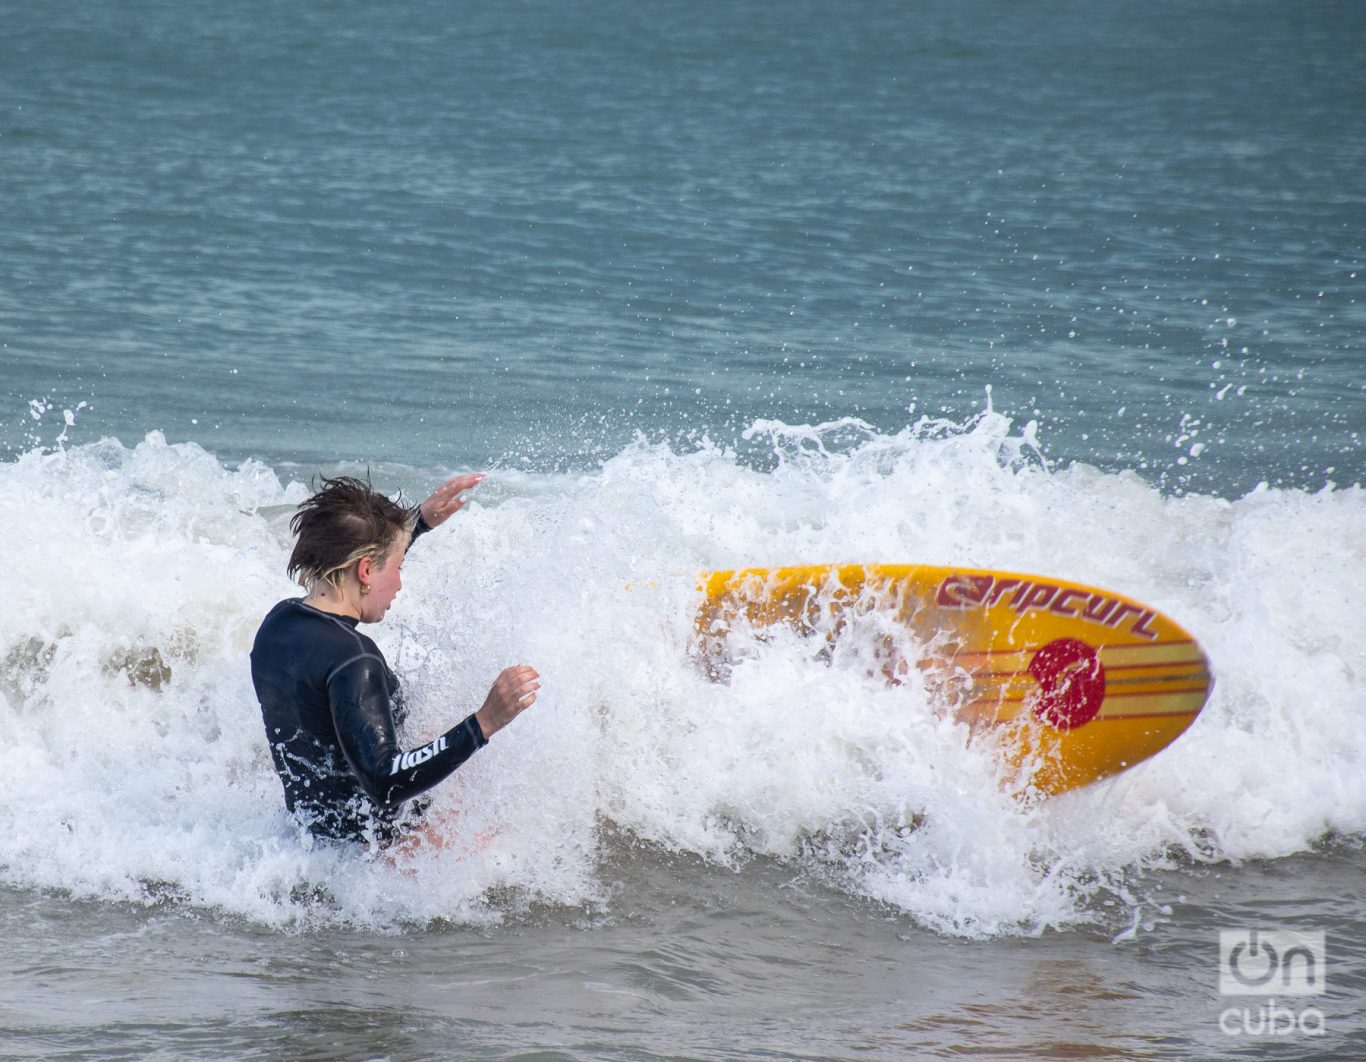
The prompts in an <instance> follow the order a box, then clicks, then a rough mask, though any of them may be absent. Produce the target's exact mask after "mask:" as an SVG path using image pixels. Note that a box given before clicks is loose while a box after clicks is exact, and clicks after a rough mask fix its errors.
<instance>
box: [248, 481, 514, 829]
mask: <svg viewBox="0 0 1366 1062" xmlns="http://www.w3.org/2000/svg"><path fill="white" fill-rule="evenodd" d="M481 478H482V476H481V475H467V476H456V477H455V478H453V479H451V480H449V481H448V482H446V483H444V484H443V485H442V486H440V487H438V488H437V489H436V491H435V492H434V493H433V494H432V496H431V497H430V498H428V499H427V500H426V501H424V502H423V503H422V504H421V505H420V506H418V508H417V509H416V510H413V509H406V508H404V507H402V506H400V505H398V504H396V503H395V502H393V501H391V500H390V499H389V498H387V497H385V496H384V495H383V494H381V493H379V492H378V491H375V490H373V489H372V488H371V487H370V485H369V484H368V483H366V482H363V481H361V480H358V479H354V478H352V477H349V476H339V477H337V478H336V479H324V480H323V485H322V489H321V490H319V491H318V492H317V493H316V494H314V495H313V496H312V497H310V498H308V499H307V500H306V501H304V502H303V503H302V504H301V505H300V506H299V510H298V512H297V513H295V514H294V518H293V519H292V520H291V521H290V528H291V529H292V530H293V531H294V533H295V534H296V535H297V536H298V539H297V541H296V542H295V545H294V552H293V553H292V554H291V555H290V558H289V567H288V571H289V574H290V575H291V576H292V577H293V578H295V579H297V580H298V581H299V582H300V583H301V584H302V585H303V586H304V587H305V589H306V590H307V591H308V593H307V596H306V597H303V598H290V599H288V600H285V601H281V602H280V603H279V604H278V605H276V606H275V607H274V608H273V609H271V610H270V613H269V614H268V615H267V616H266V618H265V620H264V621H263V622H262V624H261V627H260V630H258V631H257V632H256V641H255V643H254V645H253V646H252V650H251V677H252V682H253V684H254V685H255V687H256V696H257V699H258V700H259V701H260V702H261V715H262V718H263V719H264V721H265V727H266V741H267V742H268V743H269V745H270V752H271V756H272V757H273V758H274V761H275V769H276V771H277V772H278V773H279V775H280V781H281V782H282V783H283V785H284V791H285V804H286V805H287V806H288V807H289V809H290V811H292V812H293V813H294V815H295V817H296V818H297V819H298V820H299V821H300V822H301V823H303V824H304V825H305V826H307V828H308V829H309V830H310V831H312V833H313V834H315V835H316V836H319V837H329V838H334V839H338V840H352V841H363V842H367V843H370V844H375V845H378V846H380V847H388V846H389V845H391V844H393V843H394V842H396V841H402V840H405V839H406V840H407V841H408V842H410V843H411V842H413V841H415V839H416V838H418V837H420V836H423V835H424V834H425V836H426V837H427V838H428V839H429V840H431V841H433V842H434V843H437V844H439V843H440V840H441V839H440V837H439V836H436V835H434V833H433V832H432V831H429V830H425V829H424V828H423V825H422V815H423V813H424V812H425V810H426V803H427V802H425V801H414V802H413V803H411V804H408V805H407V806H406V807H405V806H404V805H405V802H406V801H409V800H411V799H412V798H413V797H415V796H417V795H418V794H420V793H422V792H424V791H426V790H427V789H430V788H431V787H432V786H434V785H436V784H437V783H438V782H440V781H442V780H443V779H445V778H446V777H448V776H449V775H450V774H451V773H452V772H453V771H454V770H455V769H456V768H457V767H459V766H460V765H461V764H462V763H464V762H465V761H466V760H467V759H469V758H470V756H472V755H473V754H474V753H475V752H476V751H477V750H479V749H480V748H482V747H483V746H484V745H485V744H487V742H488V740H489V738H491V737H492V736H493V735H494V734H495V733H497V732H498V731H499V730H501V729H502V728H503V727H505V726H507V724H508V723H510V722H512V720H513V719H515V718H516V717H517V716H518V715H519V714H520V713H521V712H523V711H525V710H526V709H527V708H529V707H531V705H532V704H533V703H534V702H535V700H536V691H537V690H538V689H539V688H540V682H539V676H538V675H537V674H536V672H535V671H534V670H533V669H532V668H530V667H526V666H517V667H510V668H508V669H506V670H505V671H503V672H502V674H500V675H499V676H498V678H497V679H496V680H495V681H494V683H493V688H492V689H490V690H489V693H488V696H487V697H486V698H485V700H484V704H483V706H482V707H481V708H480V709H479V710H478V711H477V712H474V713H472V714H471V715H469V716H467V717H466V718H464V719H463V720H461V721H460V722H459V723H457V724H456V725H455V726H453V727H452V728H451V729H450V730H448V731H446V732H445V733H444V734H442V735H441V736H440V737H438V738H436V739H435V740H434V741H431V742H429V743H428V744H426V745H423V746H420V747H418V748H413V749H404V748H402V747H400V745H399V743H398V737H397V727H398V725H399V724H400V723H402V721H403V716H404V706H403V696H402V692H401V690H400V688H399V682H398V679H397V678H396V677H395V676H394V673H393V672H392V671H390V670H389V666H388V664H387V663H386V662H385V660H384V656H383V654H382V653H381V652H380V651H379V647H378V646H376V645H375V643H374V642H373V641H371V639H370V638H368V637H367V636H366V635H364V634H362V633H361V632H360V631H359V630H358V629H357V626H358V625H359V624H361V623H378V622H379V621H380V620H382V619H383V618H384V614H385V613H386V612H387V611H388V609H389V606H390V604H392V603H393V600H394V596H395V595H396V594H397V593H398V591H399V589H400V588H401V586H402V578H401V569H402V566H403V560H404V555H405V554H406V553H407V551H408V547H409V546H410V545H411V544H412V543H413V542H414V541H416V539H417V538H418V537H419V536H420V535H423V534H425V533H426V532H428V531H430V530H432V529H433V528H435V527H439V526H440V525H441V524H443V523H445V522H446V520H447V519H449V518H450V517H451V516H452V515H454V514H455V513H456V512H458V511H459V510H460V509H461V508H462V507H463V506H464V504H465V500H464V498H463V497H462V495H463V493H464V492H465V491H467V490H470V489H472V488H473V487H475V486H476V485H477V484H478V483H479V480H480V479H481ZM405 846H406V845H405Z"/></svg>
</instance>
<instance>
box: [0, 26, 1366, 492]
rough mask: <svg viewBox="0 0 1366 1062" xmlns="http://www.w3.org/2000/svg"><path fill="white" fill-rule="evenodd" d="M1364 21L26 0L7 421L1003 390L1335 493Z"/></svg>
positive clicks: (1356, 469)
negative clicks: (32, 403)
mask: <svg viewBox="0 0 1366 1062" xmlns="http://www.w3.org/2000/svg"><path fill="white" fill-rule="evenodd" d="M1363 23H1366V16H1364V15H1363V13H1362V10H1361V7H1360V5H1359V4H1356V3H1352V2H1344V3H1337V4H1333V3H1323V4H1314V5H1310V6H1305V5H1286V4H1278V3H1222V2H1221V3H1210V2H1200V3H1196V4H1187V3H1181V4H1166V3H1160V4H1157V5H1145V6H1144V7H1143V8H1142V9H1139V8H1137V7H1131V6H1128V5H1119V6H1117V7H1116V8H1115V9H1114V10H1107V11H1105V12H1097V11H1095V10H1093V5H1089V4H1080V3H1046V4H1042V5H1033V6H1031V7H1029V8H1017V7H1016V6H1015V5H1008V4H998V3H990V2H977V3H964V4H956V5H951V6H944V7H939V8H934V7H929V8H926V7H921V6H912V5H907V4H899V3H886V2H883V3H869V2H858V3H854V4H851V5H832V4H823V3H811V2H799V3H792V4H785V5H783V7H782V10H781V11H778V10H772V9H770V8H769V7H768V6H767V5H756V4H742V5H739V6H738V7H737V6H735V5H731V4H700V5H685V6H679V5H665V4H649V3H647V4H638V3H595V4H588V5H573V6H567V5H558V4H539V3H514V4H504V5H498V6H497V7H469V6H465V5H453V4H442V3H423V4H409V5H403V6H402V7H394V6H392V5H379V6H376V5H368V4H349V3H338V4H328V5H316V6H310V7H308V8H306V9H304V10H298V11H286V10H283V9H280V8H279V7H277V6H276V5H269V4H265V5H258V4H251V3H248V4H234V5H230V6H225V5H216V4H193V3H192V4H158V3H141V4H138V5H137V6H136V8H135V9H131V10H130V9H127V8H125V7H124V6H123V5H114V4H88V5H83V6H82V7H81V8H80V9H79V10H67V9H64V8H47V7H14V8H13V9H12V10H11V11H10V12H9V14H8V16H7V18H6V24H7V25H8V26H9V27H10V30H9V33H8V38H9V40H8V44H7V55H8V58H7V61H6V63H5V64H4V69H3V71H2V72H0V79H3V80H2V81H0V85H2V86H3V89H4V100H5V106H4V116H3V126H2V127H0V150H3V152H4V158H5V165H4V168H3V174H2V175H0V182H2V183H0V192H3V194H4V200H5V202H6V204H7V209H6V211H5V213H4V217H3V219H0V239H3V241H4V244H3V245H4V247H5V248H6V250H5V253H4V256H3V258H2V259H0V270H3V273H0V300H2V301H0V332H2V333H3V334H0V342H3V343H4V344H5V345H4V347H3V350H4V357H5V360H6V367H7V371H6V373H5V374H4V380H3V382H0V386H3V388H4V392H3V394H4V396H5V401H6V402H7V404H8V406H9V412H8V413H7V414H5V415H4V417H3V423H2V424H0V430H3V435H0V440H2V441H3V442H4V444H5V445H7V446H8V447H9V449H10V451H11V452H15V451H18V450H23V449H27V448H28V447H29V446H30V445H32V442H33V432H32V430H31V427H32V426H31V424H30V423H29V422H28V419H27V417H26V406H27V403H28V401H29V400H30V399H33V398H40V397H45V396H49V395H50V396H52V400H53V401H54V402H55V403H56V404H57V405H58V406H59V407H61V408H72V407H74V406H75V405H76V404H77V403H79V402H81V401H85V402H87V403H88V404H89V407H90V408H89V409H88V410H87V411H84V412H83V414H82V417H81V419H80V427H79V430H78V431H77V432H76V433H75V435H74V436H72V437H73V438H77V439H82V440H90V439H95V438H98V437H100V436H101V435H105V434H114V435H117V436H119V437H121V438H124V439H125V440H126V441H135V440H136V439H139V438H141V437H142V436H143V435H144V434H146V432H147V431H148V430H152V429H160V430H163V431H165V432H166V433H167V435H168V437H169V438H171V439H172V441H178V440H181V439H190V440H194V441H196V442H199V443H200V444H202V445H204V446H206V447H207V448H208V449H210V450H211V451H212V452H214V453H216V454H219V455H220V456H222V457H223V458H224V459H226V460H238V459H241V458H242V457H245V456H256V457H262V458H264V459H266V460H268V461H270V460H300V461H311V462H318V461H325V460H331V459H334V458H337V457H342V458H347V459H356V460H390V461H407V462H410V463H417V464H427V463H432V464H440V463H444V464H448V465H449V464H462V463H471V464H477V465H485V464H489V463H490V462H493V461H497V460H499V459H500V458H501V459H504V460H508V459H511V458H513V457H514V456H515V457H516V458H524V459H529V460H530V461H531V462H532V463H533V464H535V465H538V466H552V467H558V466H559V465H561V464H564V463H566V462H567V463H570V464H576V465H581V464H583V463H585V462H587V463H590V464H591V462H592V461H593V460H596V459H601V458H602V457H604V456H607V455H610V454H612V453H615V452H617V451H618V450H619V449H620V447H621V446H622V444H623V443H624V442H625V441H626V440H628V439H629V438H630V437H631V436H632V434H633V432H635V431H637V430H643V431H645V432H647V433H651V434H656V435H663V436H664V437H680V436H686V435H687V434H688V433H689V432H701V431H706V432H709V433H711V434H712V435H714V436H716V435H721V436H734V435H735V434H736V433H737V432H738V431H739V430H742V429H743V428H744V427H746V426H747V425H748V424H749V423H750V422H751V421H752V420H753V419H755V418H756V417H775V418H778V419H782V420H785V421H787V422H789V423H803V422H809V423H815V422H819V421H826V420H831V419H835V418H837V417H842V416H858V417H861V418H863V419H865V420H867V421H869V422H870V423H872V424H874V425H875V426H877V427H878V428H880V429H881V430H883V431H896V430H898V429H900V428H902V427H904V426H905V425H906V424H907V423H909V422H910V421H912V420H914V419H915V417H917V416H919V415H923V414H931V415H940V414H948V415H950V416H952V417H954V418H955V419H961V418H962V417H964V416H967V415H968V414H970V413H971V412H972V410H973V409H974V408H980V405H981V403H983V402H984V400H985V389H986V388H987V387H988V386H990V387H992V388H993V395H994V401H995V403H996V406H997V408H998V409H1001V410H1002V411H1004V412H1006V413H1007V414H1008V415H1010V416H1013V417H1016V418H1017V419H1019V420H1021V421H1024V420H1029V419H1035V420H1038V421H1039V422H1040V424H1041V426H1042V427H1043V428H1044V431H1043V438H1044V441H1045V444H1046V446H1047V450H1048V452H1049V453H1050V455H1052V456H1053V457H1055V458H1056V459H1058V460H1063V461H1070V460H1073V459H1084V460H1087V461H1089V462H1092V463H1096V464H1099V465H1100V466H1102V467H1106V468H1132V469H1137V470H1140V471H1142V472H1144V473H1145V475H1146V476H1147V478H1150V479H1153V480H1156V481H1160V482H1162V483H1163V484H1164V485H1166V486H1169V487H1171V488H1174V489H1186V488H1190V487H1198V488H1199V489H1203V490H1216V491H1219V492H1222V493H1225V494H1229V493H1236V492H1239V491H1242V490H1246V489H1249V488H1250V487H1251V486H1253V485H1255V484H1256V483H1257V482H1260V481H1263V480H1265V481H1267V482H1269V483H1271V484H1273V485H1276V484H1286V485H1294V486H1304V487H1311V488H1317V487H1319V486H1322V485H1323V483H1324V482H1325V481H1332V482H1337V483H1353V482H1358V481H1360V480H1361V478H1362V472H1363V463H1362V457H1361V454H1362V446H1361V435H1360V433H1361V430H1362V426H1363V415H1362V409H1363V400H1364V397H1363V391H1362V388H1363V386H1366V374H1363V372H1362V367H1363V363H1364V362H1363V357H1364V354H1363V342H1362V335H1363V326H1364V325H1366V311H1364V310H1363V306H1362V301H1361V292H1362V284H1363V277H1362V275H1361V273H1362V264H1363V239H1364V237H1363V233H1366V206H1364V205H1363V197H1362V195H1361V191H1360V188H1361V182H1360V175H1361V173H1362V172H1363V167H1364V165H1366V137H1363V136H1362V135H1361V122H1360V109H1361V106H1360V105H1361V103H1362V101H1363V100H1366V74H1363V72H1362V67H1361V64H1360V63H1359V62H1357V61H1356V58H1357V52H1358V49H1359V46H1360V43H1361V40H1362V32H1363ZM912 406H914V409H915V413H914V414H908V413H907V410H908V408H909V407H912ZM53 434H54V433H47V434H46V435H44V434H43V433H42V432H39V433H38V435H39V437H40V441H46V442H50V441H51V438H52V435H53ZM1192 447H1196V448H1197V456H1196V457H1195V458H1192V456H1191V453H1190V451H1191V449H1192ZM1183 458H1185V459H1186V461H1185V463H1184V464H1179V463H1178V462H1179V461H1180V460H1181V459H1183Z"/></svg>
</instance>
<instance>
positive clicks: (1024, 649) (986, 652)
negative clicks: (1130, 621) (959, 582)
mask: <svg viewBox="0 0 1366 1062" xmlns="http://www.w3.org/2000/svg"><path fill="white" fill-rule="evenodd" d="M1086 644H1087V645H1091V643H1090V642H1087V643H1086ZM1194 644H1195V639H1194V638H1173V639H1172V640H1171V641H1167V642H1149V643H1148V644H1146V645H1144V644H1141V643H1134V642H1105V643H1103V644H1101V645H1091V648H1092V649H1094V650H1095V651H1096V652H1098V653H1103V652H1104V651H1105V650H1106V649H1142V650H1147V651H1149V652H1151V651H1153V650H1156V649H1173V648H1175V647H1176V646H1179V645H1194ZM1037 651H1038V649H1037V648H1030V647H1029V646H1021V647H1020V648H1018V649H972V650H964V651H962V652H960V653H954V654H953V655H951V656H950V657H949V659H950V660H961V659H963V658H964V657H972V656H1014V655H1016V654H1019V653H1034V652H1037ZM931 656H933V654H931ZM1119 666H1121V667H1148V666H1150V665H1147V664H1122V665H1119Z"/></svg>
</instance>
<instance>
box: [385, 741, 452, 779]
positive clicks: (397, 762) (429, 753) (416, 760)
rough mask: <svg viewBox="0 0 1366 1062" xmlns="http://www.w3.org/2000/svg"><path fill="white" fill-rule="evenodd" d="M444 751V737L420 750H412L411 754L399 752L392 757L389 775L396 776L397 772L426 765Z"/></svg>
mask: <svg viewBox="0 0 1366 1062" xmlns="http://www.w3.org/2000/svg"><path fill="white" fill-rule="evenodd" d="M445 750H446V738H445V735H442V736H441V737H439V738H437V739H436V740H435V741H433V742H432V743H431V744H430V745H423V746H422V747H421V748H420V749H413V751H412V752H401V753H399V754H398V755H397V756H395V757H394V765H393V766H392V767H391V768H389V773H390V774H398V772H399V771H410V770H412V769H413V768H414V767H416V766H417V765H418V764H421V763H426V762H427V761H428V760H430V759H431V758H432V757H433V756H435V755H436V754H437V753H438V752H444V751H445Z"/></svg>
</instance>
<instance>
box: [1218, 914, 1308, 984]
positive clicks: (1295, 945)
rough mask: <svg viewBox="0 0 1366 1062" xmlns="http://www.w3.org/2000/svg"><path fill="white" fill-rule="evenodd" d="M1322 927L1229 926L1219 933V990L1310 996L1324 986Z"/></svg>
mask: <svg viewBox="0 0 1366 1062" xmlns="http://www.w3.org/2000/svg"><path fill="white" fill-rule="evenodd" d="M1326 958H1327V956H1326V953H1325V948H1324V935H1323V932H1322V931H1318V932H1309V933H1296V932H1290V931H1286V930H1258V929H1230V930H1223V931H1221V932H1220V933H1219V992H1220V994H1222V995H1226V996H1270V995H1281V996H1312V995H1318V994H1320V993H1322V992H1324V991H1326V990H1327V979H1326V973H1327V971H1326V970H1325V968H1324V967H1325V961H1326Z"/></svg>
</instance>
